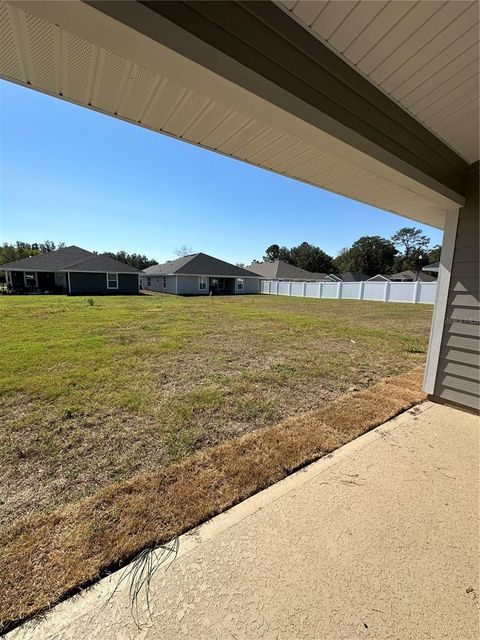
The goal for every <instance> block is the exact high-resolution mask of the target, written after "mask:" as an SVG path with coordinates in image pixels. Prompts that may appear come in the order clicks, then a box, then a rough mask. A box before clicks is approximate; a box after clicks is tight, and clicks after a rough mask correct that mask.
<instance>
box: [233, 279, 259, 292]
mask: <svg viewBox="0 0 480 640" xmlns="http://www.w3.org/2000/svg"><path fill="white" fill-rule="evenodd" d="M259 291H260V278H244V279H243V291H237V293H258V292H259Z"/></svg>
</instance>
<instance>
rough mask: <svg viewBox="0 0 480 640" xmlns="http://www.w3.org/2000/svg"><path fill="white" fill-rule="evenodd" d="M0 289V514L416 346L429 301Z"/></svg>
mask: <svg viewBox="0 0 480 640" xmlns="http://www.w3.org/2000/svg"><path fill="white" fill-rule="evenodd" d="M92 300H93V305H90V304H88V302H87V299H86V298H84V297H78V298H67V297H61V296H41V297H40V296H38V297H35V296H29V297H20V296H18V297H17V296H15V297H14V296H12V297H7V296H3V297H0V310H1V318H2V331H1V336H2V337H1V341H2V349H1V356H0V358H1V362H0V367H1V372H2V375H1V379H0V393H1V404H0V527H2V526H5V525H9V524H11V523H12V522H13V521H14V520H15V519H16V518H18V517H19V516H22V515H26V514H36V513H39V512H47V511H51V510H52V509H54V508H56V507H58V506H61V505H64V504H66V503H68V502H71V501H73V500H77V499H79V498H82V497H85V496H88V495H91V494H93V493H95V492H96V491H97V490H98V489H100V488H101V487H104V486H105V485H107V484H109V483H112V482H117V481H120V480H124V479H127V478H130V477H132V476H134V475H135V474H137V473H139V472H143V471H153V470H155V469H157V468H158V467H159V466H164V465H167V464H169V463H171V462H175V461H178V460H180V459H182V458H185V457H187V456H189V454H191V453H192V452H194V451H195V450H198V449H202V448H206V447H210V446H212V445H214V444H217V443H219V442H221V441H224V440H227V439H231V438H234V437H236V436H238V435H242V434H245V433H247V432H249V431H252V430H254V429H257V428H259V427H263V426H268V425H272V424H274V423H277V422H278V421H279V420H281V419H283V418H285V417H289V416H295V415H297V414H300V413H302V412H304V411H308V410H311V409H318V408H322V407H323V406H325V404H326V403H329V402H330V401H332V400H333V399H335V398H336V397H338V396H339V395H340V394H343V393H345V392H348V391H354V390H356V389H362V388H364V387H367V386H370V385H372V384H373V383H375V382H377V381H378V380H379V379H380V378H384V377H386V376H389V375H393V374H396V373H401V372H403V371H406V370H408V369H411V368H413V367H415V366H417V365H419V364H422V363H423V362H424V360H425V352H426V345H427V340H428V333H429V327H430V322H431V316H432V307H431V306H427V305H425V306H424V305H407V304H405V305H404V304H393V303H389V304H384V303H368V302H364V301H361V302H360V301H358V302H357V301H353V300H343V301H337V300H331V301H329V300H313V299H311V300H309V299H297V298H287V297H277V296H245V297H241V296H237V297H225V298H213V299H211V298H200V297H198V298H180V297H175V296H166V295H154V296H138V297H123V296H119V297H94V298H92Z"/></svg>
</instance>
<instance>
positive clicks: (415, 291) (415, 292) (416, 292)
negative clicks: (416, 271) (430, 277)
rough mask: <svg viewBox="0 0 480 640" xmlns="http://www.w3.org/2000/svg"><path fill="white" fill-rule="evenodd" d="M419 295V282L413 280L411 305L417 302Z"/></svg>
mask: <svg viewBox="0 0 480 640" xmlns="http://www.w3.org/2000/svg"><path fill="white" fill-rule="evenodd" d="M419 295H420V281H419V280H415V286H414V287H413V303H414V304H416V303H417V302H418V297H419Z"/></svg>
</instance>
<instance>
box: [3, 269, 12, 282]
mask: <svg viewBox="0 0 480 640" xmlns="http://www.w3.org/2000/svg"><path fill="white" fill-rule="evenodd" d="M5 277H6V280H7V284H12V272H11V271H5Z"/></svg>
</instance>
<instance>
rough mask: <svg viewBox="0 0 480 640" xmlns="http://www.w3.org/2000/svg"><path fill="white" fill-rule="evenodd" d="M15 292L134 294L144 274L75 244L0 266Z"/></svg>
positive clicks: (10, 288)
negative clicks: (140, 275) (140, 276)
mask: <svg viewBox="0 0 480 640" xmlns="http://www.w3.org/2000/svg"><path fill="white" fill-rule="evenodd" d="M0 270H4V271H5V273H6V279H7V288H8V290H9V291H10V292H12V293H67V294H69V295H78V294H92V295H93V294H109V295H111V294H132V293H138V292H139V274H140V271H139V270H138V269H135V268H134V267H131V266H130V265H128V264H123V262H119V261H118V260H114V259H113V258H110V257H109V256H104V255H97V254H96V253H92V252H91V251H86V250H85V249H81V248H80V247H76V246H74V245H72V246H71V247H65V248H64V249H57V251H51V252H50V253H40V254H38V255H36V256H31V257H29V258H23V259H22V260H16V261H15V262H9V263H7V264H2V265H0Z"/></svg>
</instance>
